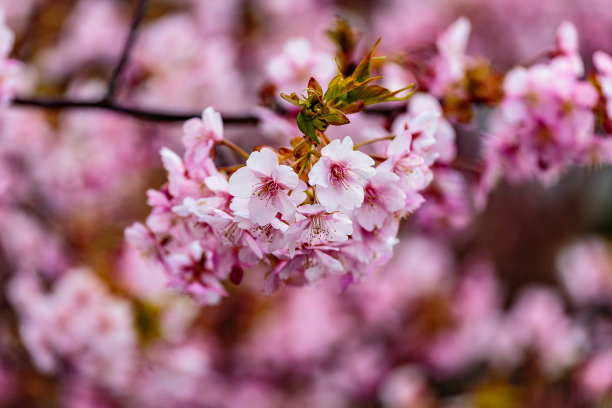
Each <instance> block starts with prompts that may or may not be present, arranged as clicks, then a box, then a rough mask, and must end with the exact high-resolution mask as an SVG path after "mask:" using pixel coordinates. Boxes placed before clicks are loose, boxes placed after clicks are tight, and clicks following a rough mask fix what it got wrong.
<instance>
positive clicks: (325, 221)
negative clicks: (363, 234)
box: [285, 204, 353, 249]
mask: <svg viewBox="0 0 612 408" xmlns="http://www.w3.org/2000/svg"><path fill="white" fill-rule="evenodd" d="M297 212H298V213H297V216H296V222H295V224H293V225H291V226H290V227H289V228H288V229H287V231H286V233H285V235H286V237H287V240H288V241H289V242H294V243H301V244H305V245H307V246H313V245H325V244H328V243H330V242H344V241H346V240H347V239H348V236H349V235H351V233H352V232H353V226H352V222H351V220H350V219H349V218H348V217H346V216H345V215H343V214H341V213H338V212H333V213H328V212H326V210H325V207H323V206H322V205H320V204H315V205H310V204H306V205H302V206H300V207H298V209H297ZM290 249H291V248H290Z"/></svg>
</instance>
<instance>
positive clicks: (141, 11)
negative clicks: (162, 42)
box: [104, 0, 149, 102]
mask: <svg viewBox="0 0 612 408" xmlns="http://www.w3.org/2000/svg"><path fill="white" fill-rule="evenodd" d="M148 3H149V0H138V3H137V4H136V10H135V11H134V18H133V19H132V24H131V25H130V32H129V34H128V37H127V40H126V41H125V44H124V45H123V50H122V51H121V58H120V59H119V63H118V64H117V66H116V67H115V69H114V70H113V73H112V75H111V79H110V81H109V83H108V89H107V90H106V95H105V96H104V100H105V101H109V102H110V101H112V100H113V99H114V97H115V93H116V92H117V87H118V85H119V81H120V79H121V75H122V74H123V71H124V70H125V67H126V65H127V63H128V61H129V59H130V55H131V53H132V48H134V44H135V43H136V36H137V34H138V29H139V28H140V26H141V24H142V21H143V20H144V16H145V14H146V13H147V6H148Z"/></svg>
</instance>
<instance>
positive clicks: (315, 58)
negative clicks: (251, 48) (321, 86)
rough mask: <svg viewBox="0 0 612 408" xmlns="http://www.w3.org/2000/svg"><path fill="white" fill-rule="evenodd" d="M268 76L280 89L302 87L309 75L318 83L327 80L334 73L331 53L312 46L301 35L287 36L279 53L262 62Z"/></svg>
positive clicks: (293, 89) (290, 89) (335, 71)
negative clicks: (268, 60)
mask: <svg viewBox="0 0 612 408" xmlns="http://www.w3.org/2000/svg"><path fill="white" fill-rule="evenodd" d="M266 71H267V74H268V77H269V79H270V80H271V81H273V82H274V83H276V84H277V85H278V88H279V91H281V92H295V90H296V89H303V88H304V86H306V84H307V83H308V79H309V78H310V77H314V78H317V80H318V81H319V82H321V83H327V82H329V81H330V80H331V79H332V78H333V77H334V76H335V75H336V73H337V67H336V64H335V63H334V57H333V55H332V54H330V53H327V52H323V51H320V50H318V49H313V47H312V46H311V44H310V42H309V41H308V40H307V39H306V38H303V37H295V38H290V39H288V40H287V41H286V42H285V45H284V46H283V51H282V53H281V54H277V55H276V56H275V57H273V58H272V59H271V60H270V62H269V63H268V64H267V66H266Z"/></svg>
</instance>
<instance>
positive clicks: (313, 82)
mask: <svg viewBox="0 0 612 408" xmlns="http://www.w3.org/2000/svg"><path fill="white" fill-rule="evenodd" d="M308 88H309V89H313V90H314V91H315V94H316V95H319V96H320V95H323V89H322V88H321V85H320V84H319V82H318V81H317V80H316V79H314V78H313V77H310V80H309V81H308Z"/></svg>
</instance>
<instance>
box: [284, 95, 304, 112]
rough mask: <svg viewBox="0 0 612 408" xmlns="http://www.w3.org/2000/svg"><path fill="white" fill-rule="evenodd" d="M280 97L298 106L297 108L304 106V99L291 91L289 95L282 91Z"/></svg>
mask: <svg viewBox="0 0 612 408" xmlns="http://www.w3.org/2000/svg"><path fill="white" fill-rule="evenodd" d="M281 98H283V99H284V100H286V101H287V102H289V103H291V104H293V105H295V106H297V107H299V108H303V107H304V101H302V100H301V99H300V97H299V96H298V95H297V94H296V93H295V92H293V93H292V94H291V95H287V94H284V93H281Z"/></svg>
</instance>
